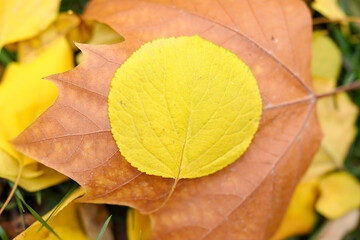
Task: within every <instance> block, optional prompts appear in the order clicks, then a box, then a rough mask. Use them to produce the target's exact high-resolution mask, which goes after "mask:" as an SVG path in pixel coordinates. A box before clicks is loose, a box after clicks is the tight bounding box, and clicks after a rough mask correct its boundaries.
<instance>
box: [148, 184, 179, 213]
mask: <svg viewBox="0 0 360 240" xmlns="http://www.w3.org/2000/svg"><path fill="white" fill-rule="evenodd" d="M179 180H180V178H176V179H175V181H174V184H173V185H172V187H171V190H170V192H169V194H168V195H167V197H166V199H165V200H164V201H163V202H162V204H161V205H160V206H159V207H157V208H155V209H154V210H152V211H150V212H149V213H148V214H151V213H154V212H156V211H158V210H160V209H161V208H162V207H164V206H165V204H166V203H167V202H168V201H169V200H170V197H171V196H172V194H173V193H174V191H175V188H176V185H177V183H178V182H179Z"/></svg>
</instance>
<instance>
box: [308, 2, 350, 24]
mask: <svg viewBox="0 0 360 240" xmlns="http://www.w3.org/2000/svg"><path fill="white" fill-rule="evenodd" d="M311 6H312V8H313V9H314V10H316V11H318V12H319V13H321V14H322V15H324V16H325V17H327V18H329V19H332V20H337V19H342V18H345V17H346V14H345V13H344V11H343V10H342V9H341V7H340V5H339V2H338V0H315V1H314V2H313V3H312V4H311Z"/></svg>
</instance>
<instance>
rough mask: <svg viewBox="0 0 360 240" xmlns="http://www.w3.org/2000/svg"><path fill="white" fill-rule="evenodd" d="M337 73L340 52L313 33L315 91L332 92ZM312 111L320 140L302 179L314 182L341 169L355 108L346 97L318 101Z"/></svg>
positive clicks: (352, 133)
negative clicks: (321, 137) (315, 111)
mask: <svg viewBox="0 0 360 240" xmlns="http://www.w3.org/2000/svg"><path fill="white" fill-rule="evenodd" d="M340 69H341V52H340V50H339V49H338V47H337V46H336V45H335V43H334V42H333V40H331V39H330V37H328V36H324V35H323V33H322V32H315V33H314V38H313V59H312V75H313V85H314V89H315V91H316V92H317V93H324V92H331V91H333V90H335V88H336V82H337V78H338V75H339V73H340ZM316 110H317V113H318V119H319V122H320V126H321V129H322V131H323V134H324V137H323V139H322V141H321V148H320V149H319V151H318V152H317V153H316V155H315V157H314V158H313V161H312V163H311V165H310V168H309V169H308V171H307V173H306V174H305V177H304V179H309V178H316V177H319V176H321V175H322V174H324V173H326V172H329V171H331V170H334V169H336V168H341V167H342V165H343V162H344V160H345V157H346V154H347V152H348V150H349V147H350V145H351V143H352V142H353V140H354V137H355V134H356V132H357V128H356V119H357V116H358V108H357V106H356V105H355V104H354V103H353V102H352V101H351V100H350V98H349V97H348V96H347V94H346V93H341V94H337V95H336V96H334V97H326V98H322V99H319V100H318V102H317V105H316ZM339 139H341V141H339Z"/></svg>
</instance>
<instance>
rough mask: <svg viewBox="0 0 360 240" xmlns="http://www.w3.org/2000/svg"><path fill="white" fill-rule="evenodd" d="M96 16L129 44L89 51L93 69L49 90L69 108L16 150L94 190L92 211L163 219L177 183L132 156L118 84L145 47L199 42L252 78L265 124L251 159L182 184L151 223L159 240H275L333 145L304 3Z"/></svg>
mask: <svg viewBox="0 0 360 240" xmlns="http://www.w3.org/2000/svg"><path fill="white" fill-rule="evenodd" d="M100 7H101V9H103V10H102V11H98V9H100ZM154 13H157V14H154ZM85 16H86V17H87V18H91V19H94V20H98V21H100V22H103V23H107V24H109V25H110V27H112V28H113V29H114V30H116V31H118V32H119V33H120V34H121V35H122V36H124V38H125V42H124V43H120V44H117V45H110V46H105V45H98V46H89V45H79V46H80V48H81V49H82V51H83V52H84V53H85V57H86V59H85V61H84V62H83V63H82V64H80V65H79V66H78V67H77V68H75V69H74V70H72V71H69V72H67V73H64V74H60V75H54V76H52V77H50V78H49V79H51V80H52V81H54V82H55V83H56V84H57V86H58V88H59V92H60V97H59V99H58V100H57V102H56V103H55V105H54V106H52V107H51V108H49V109H48V110H47V111H46V112H45V113H44V114H43V115H42V116H41V117H40V118H38V120H37V121H36V122H35V123H34V124H33V125H32V126H30V127H29V128H28V129H27V130H26V131H25V132H24V133H23V134H21V135H20V136H19V137H18V138H17V139H16V140H15V142H14V143H15V145H16V148H17V149H19V150H21V151H23V152H24V153H26V154H27V155H29V156H31V157H33V158H36V159H37V160H39V161H40V162H42V163H44V164H46V165H47V166H51V167H53V168H55V169H57V170H58V171H60V172H62V173H64V174H66V175H67V176H69V177H71V178H73V179H74V180H75V181H77V182H78V183H80V184H81V185H82V186H83V187H84V188H85V189H86V190H87V194H86V196H85V198H84V199H83V201H88V202H97V203H100V202H102V203H110V204H124V205H129V206H132V207H134V208H137V209H139V210H140V212H142V213H149V212H151V211H152V210H154V209H156V208H157V207H159V206H160V205H161V204H162V203H163V202H164V200H165V199H166V198H167V196H168V194H169V192H170V190H171V186H172V184H173V180H171V179H164V178H161V177H156V176H150V175H146V174H144V173H141V172H139V171H138V170H136V169H135V168H133V167H131V166H130V164H129V163H128V162H127V161H126V160H125V159H124V158H123V157H122V156H121V154H120V152H119V150H118V148H117V146H116V143H115V141H114V139H113V137H112V134H111V132H110V130H111V128H110V122H109V118H108V111H107V109H108V105H107V100H108V99H107V96H108V93H109V87H110V82H111V79H112V77H113V75H114V72H115V71H116V69H117V68H119V66H120V65H121V64H122V63H123V62H124V60H126V59H127V58H128V57H129V56H130V55H131V54H132V53H133V52H134V51H135V50H136V49H138V48H139V46H140V45H141V44H142V43H144V42H149V41H152V40H153V39H156V38H160V37H170V36H175V37H176V36H184V35H185V36H192V35H194V34H197V35H199V36H200V37H202V38H204V39H207V40H210V41H212V42H213V43H215V44H217V45H220V46H222V47H224V48H225V49H228V50H230V51H232V52H233V53H235V54H236V55H237V56H238V57H239V58H241V59H242V60H243V61H244V62H245V63H246V64H247V65H249V66H250V68H251V69H252V72H253V74H254V75H255V78H256V79H257V81H258V85H259V88H260V93H261V97H262V99H263V115H262V118H261V122H260V127H259V130H258V132H257V133H256V134H255V137H254V139H253V142H252V143H251V145H250V147H249V148H248V150H247V151H246V153H245V154H244V155H243V156H242V157H241V158H240V159H238V160H237V161H235V162H234V163H233V164H231V165H229V166H228V167H226V168H224V169H223V170H221V171H219V172H216V173H215V174H212V175H210V176H206V177H202V178H198V179H191V180H181V181H179V183H178V185H177V188H176V190H175V192H174V194H173V195H172V197H171V198H170V200H169V201H168V202H167V204H166V205H165V206H164V207H163V208H161V209H160V210H159V211H157V212H155V213H153V214H152V215H151V217H152V223H153V226H152V233H151V234H152V238H154V239H183V238H184V237H185V236H186V238H188V239H189V237H191V238H192V239H205V238H206V239H210V238H211V239H254V238H256V239H268V238H269V237H270V236H271V235H273V233H274V231H275V230H276V228H277V226H278V224H279V223H280V220H281V218H282V216H283V214H284V212H285V209H286V206H287V204H288V202H289V200H290V196H291V194H292V192H293V190H294V188H295V186H296V184H297V182H298V180H299V178H300V177H301V175H302V174H303V172H304V171H305V169H306V168H307V166H308V164H309V162H310V160H311V158H312V156H313V155H314V153H315V152H316V150H317V149H318V146H319V142H320V139H321V133H320V130H319V126H318V123H317V119H316V114H315V107H314V106H315V102H316V99H315V95H314V93H313V91H312V87H311V77H310V44H311V28H312V25H311V18H310V14H309V11H308V9H307V7H306V5H305V4H304V2H302V1H298V0H290V1H289V0H286V1H277V0H271V1H269V0H266V1H265V0H256V1H255V0H254V1H245V0H242V1H221V2H220V1H218V2H217V1H214V0H208V1H199V2H193V1H191V2H189V1H186V2H184V1H172V2H170V1H162V2H156V1H127V2H116V1H92V2H90V3H89V5H88V9H87V12H86V14H85ZM40 129H41V131H40Z"/></svg>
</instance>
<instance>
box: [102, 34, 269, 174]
mask: <svg viewBox="0 0 360 240" xmlns="http://www.w3.org/2000/svg"><path fill="white" fill-rule="evenodd" d="M261 112H262V100H261V97H260V92H259V89H258V85H257V81H256V79H255V78H254V76H253V75H252V73H251V71H250V69H249V67H248V66H247V65H245V63H243V62H242V61H241V60H240V59H239V58H238V57H237V56H236V55H235V54H233V53H231V52H230V51H228V50H225V49H224V48H221V47H219V46H217V45H215V44H213V43H212V42H210V41H207V40H203V39H202V38H200V37H198V36H194V37H179V38H168V39H158V40H155V41H153V42H151V43H147V44H145V45H143V46H142V47H141V48H140V49H139V50H137V51H136V52H135V53H134V54H133V55H132V56H131V57H130V58H128V59H127V60H126V62H125V63H124V64H122V65H121V66H120V68H119V69H118V70H117V72H116V73H115V76H114V78H113V80H112V83H111V88H110V93H109V116H110V122H111V131H112V134H113V136H114V138H115V140H116V143H117V145H118V147H119V149H120V151H121V153H122V154H123V155H124V156H125V158H126V160H127V161H128V162H130V164H132V165H133V166H135V167H136V168H138V169H139V170H140V171H143V172H146V173H147V174H151V175H157V176H162V177H167V178H175V179H181V178H196V177H202V176H206V175H209V174H211V173H214V172H216V171H218V170H220V169H222V168H224V167H226V166H227V165H229V164H230V163H232V162H234V161H235V160H236V159H238V158H239V157H240V156H241V155H242V154H243V153H244V152H245V150H246V149H247V148H248V146H249V145H250V143H251V140H252V138H253V136H254V134H255V132H256V131H257V129H258V126H259V122H260V116H261Z"/></svg>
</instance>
